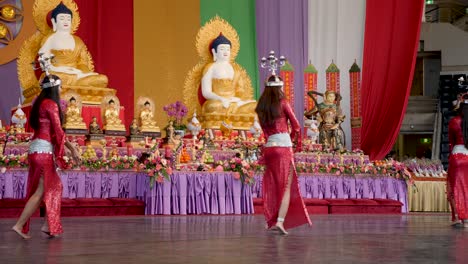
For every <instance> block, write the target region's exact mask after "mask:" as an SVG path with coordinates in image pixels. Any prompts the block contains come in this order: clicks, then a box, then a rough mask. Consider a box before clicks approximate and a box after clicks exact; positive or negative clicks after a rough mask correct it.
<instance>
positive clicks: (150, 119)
mask: <svg viewBox="0 0 468 264" xmlns="http://www.w3.org/2000/svg"><path fill="white" fill-rule="evenodd" d="M137 106H138V107H139V108H140V114H139V118H140V131H141V132H161V129H160V128H159V127H158V126H157V125H156V121H154V102H153V100H151V99H150V98H148V97H140V98H138V102H137Z"/></svg>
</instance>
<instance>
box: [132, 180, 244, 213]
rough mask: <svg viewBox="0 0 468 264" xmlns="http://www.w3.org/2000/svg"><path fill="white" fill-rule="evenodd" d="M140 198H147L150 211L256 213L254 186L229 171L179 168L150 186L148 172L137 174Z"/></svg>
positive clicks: (147, 208)
mask: <svg viewBox="0 0 468 264" xmlns="http://www.w3.org/2000/svg"><path fill="white" fill-rule="evenodd" d="M137 186H138V187H137V190H138V192H137V198H138V199H141V200H143V201H145V202H146V214H149V215H152V214H164V215H171V214H180V215H186V214H252V213H253V200H252V188H251V187H252V186H249V185H244V184H241V182H240V181H239V180H236V179H234V177H233V174H232V173H229V172H199V171H187V172H184V171H177V172H174V173H173V174H172V175H171V181H170V182H169V181H164V182H163V183H158V182H156V183H155V184H154V186H153V188H150V187H149V178H148V176H147V175H145V174H138V175H137Z"/></svg>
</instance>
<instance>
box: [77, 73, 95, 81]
mask: <svg viewBox="0 0 468 264" xmlns="http://www.w3.org/2000/svg"><path fill="white" fill-rule="evenodd" d="M91 75H98V74H97V73H95V72H88V73H83V72H81V71H80V73H77V74H76V78H77V79H78V80H79V79H81V78H84V77H88V76H91Z"/></svg>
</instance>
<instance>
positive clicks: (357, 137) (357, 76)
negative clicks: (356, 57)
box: [349, 61, 361, 149]
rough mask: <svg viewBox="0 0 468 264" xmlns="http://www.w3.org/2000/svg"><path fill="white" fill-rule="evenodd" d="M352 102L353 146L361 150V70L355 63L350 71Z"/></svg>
mask: <svg viewBox="0 0 468 264" xmlns="http://www.w3.org/2000/svg"><path fill="white" fill-rule="evenodd" d="M349 85H350V92H351V94H350V100H351V104H350V105H351V144H352V148H353V149H358V148H361V69H360V68H359V66H358V65H357V64H356V61H354V63H353V65H352V66H351V69H349Z"/></svg>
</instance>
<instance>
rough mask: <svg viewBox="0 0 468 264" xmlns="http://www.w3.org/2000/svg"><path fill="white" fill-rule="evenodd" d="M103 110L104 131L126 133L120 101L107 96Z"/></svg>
mask: <svg viewBox="0 0 468 264" xmlns="http://www.w3.org/2000/svg"><path fill="white" fill-rule="evenodd" d="M101 109H104V110H103V111H104V114H103V117H104V130H106V131H125V126H124V125H123V124H122V120H120V101H119V99H118V98H117V97H115V96H106V97H105V98H104V101H103V105H102V106H101Z"/></svg>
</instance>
